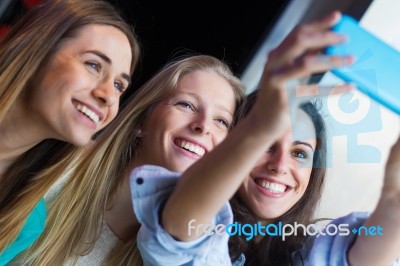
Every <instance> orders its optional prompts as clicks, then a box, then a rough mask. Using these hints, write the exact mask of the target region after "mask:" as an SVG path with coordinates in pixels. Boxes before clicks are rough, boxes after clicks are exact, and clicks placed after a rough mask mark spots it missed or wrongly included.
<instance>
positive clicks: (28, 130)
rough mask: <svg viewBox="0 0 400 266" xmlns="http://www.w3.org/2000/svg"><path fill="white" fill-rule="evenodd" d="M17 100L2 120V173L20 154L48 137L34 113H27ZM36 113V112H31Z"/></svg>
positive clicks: (0, 164) (0, 126) (0, 168)
mask: <svg viewBox="0 0 400 266" xmlns="http://www.w3.org/2000/svg"><path fill="white" fill-rule="evenodd" d="M18 106H21V105H20V104H18V103H17V102H16V103H15V104H14V105H13V106H12V107H11V108H10V110H9V112H8V113H7V115H6V116H5V117H4V118H3V120H2V121H1V122H0V175H2V174H3V173H4V171H5V170H6V169H7V167H8V166H10V165H11V164H12V163H13V162H14V161H15V160H16V159H17V158H18V157H19V156H20V155H22V154H23V153H24V152H26V151H28V150H29V149H31V148H32V147H33V146H35V145H36V144H38V143H39V142H41V141H42V140H44V139H45V138H46V136H45V134H44V131H43V130H41V128H43V127H40V125H39V123H38V122H37V119H35V117H34V115H27V113H29V112H26V111H24V110H23V109H22V108H18ZM30 113H34V112H30Z"/></svg>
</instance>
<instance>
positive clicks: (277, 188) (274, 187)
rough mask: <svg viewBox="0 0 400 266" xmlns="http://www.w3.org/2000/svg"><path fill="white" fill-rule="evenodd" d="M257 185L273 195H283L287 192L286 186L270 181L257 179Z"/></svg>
mask: <svg viewBox="0 0 400 266" xmlns="http://www.w3.org/2000/svg"><path fill="white" fill-rule="evenodd" d="M256 183H257V184H258V185H260V186H262V187H263V188H266V189H268V190H269V191H271V192H272V193H282V192H285V190H286V186H285V185H282V184H278V183H273V182H270V181H267V180H265V179H256Z"/></svg>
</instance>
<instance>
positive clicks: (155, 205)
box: [130, 165, 400, 266]
mask: <svg viewBox="0 0 400 266" xmlns="http://www.w3.org/2000/svg"><path fill="white" fill-rule="evenodd" d="M180 175H181V174H180V173H174V172H170V171H168V170H166V169H165V168H162V167H159V166H152V165H145V166H141V167H138V168H136V169H134V170H133V171H132V173H131V175H130V186H131V193H132V194H131V195H132V201H133V206H134V211H135V214H136V217H137V219H138V221H139V222H140V223H141V224H142V226H141V228H140V230H139V233H138V237H137V244H138V248H139V250H140V253H141V255H142V258H143V261H144V265H145V266H156V265H157V266H163V265H165V266H167V265H173V266H176V265H196V266H197V265H201V266H207V265H210V266H215V265H233V266H243V265H244V263H245V257H244V255H243V254H242V255H241V256H240V257H239V259H238V260H237V261H235V262H233V263H231V260H230V257H229V249H228V239H229V235H228V234H213V235H211V236H209V235H203V236H202V237H200V238H199V239H196V240H194V241H189V242H181V241H177V240H176V239H174V238H173V237H172V236H171V235H169V234H168V233H167V232H166V231H165V230H164V229H163V228H162V226H161V225H160V221H159V216H160V211H161V208H162V206H163V204H165V202H166V200H167V198H168V197H169V195H170V194H171V191H172V189H173V188H174V186H175V185H176V182H177V181H178V179H179V177H180ZM368 216H369V214H368V213H365V212H355V213H350V214H349V215H347V216H344V217H340V218H338V219H335V220H333V221H332V222H331V223H330V224H335V225H339V224H348V225H349V226H348V229H349V230H350V234H348V235H339V234H335V235H332V236H330V235H329V234H326V231H324V230H323V231H322V233H323V234H324V235H322V234H320V235H317V236H314V237H310V239H309V251H307V249H306V247H305V248H304V250H300V251H299V252H300V253H301V254H302V255H303V257H305V260H304V261H303V262H302V261H301V260H300V259H296V258H297V257H296V258H295V257H294V260H295V261H294V264H295V265H296V266H299V265H303V263H304V265H305V266H309V265H310V266H348V262H347V257H346V254H347V250H348V249H349V248H350V247H351V245H352V243H353V242H354V240H355V238H356V235H355V234H354V233H352V232H351V231H352V229H353V228H359V227H360V226H361V225H362V224H363V223H364V221H365V220H366V218H367V217H368ZM232 222H233V214H232V209H231V207H230V205H229V203H228V202H227V203H226V204H225V206H224V207H223V208H222V209H221V210H220V211H219V212H218V214H217V215H216V217H215V218H214V219H213V221H211V223H212V224H214V225H216V224H224V225H225V226H226V225H228V224H230V223H232ZM392 265H393V266H394V265H396V266H400V264H399V262H398V261H395V262H394V263H393V264H392Z"/></svg>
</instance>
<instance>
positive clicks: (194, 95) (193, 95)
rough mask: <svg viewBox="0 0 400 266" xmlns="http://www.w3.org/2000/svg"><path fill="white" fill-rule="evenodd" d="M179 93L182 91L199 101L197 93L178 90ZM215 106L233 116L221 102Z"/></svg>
mask: <svg viewBox="0 0 400 266" xmlns="http://www.w3.org/2000/svg"><path fill="white" fill-rule="evenodd" d="M180 93H182V94H187V95H189V96H192V97H193V98H195V99H196V100H197V101H199V102H201V99H200V97H199V96H198V95H197V94H195V93H193V92H180ZM217 107H218V108H220V109H221V110H223V111H225V112H227V113H228V114H229V115H230V116H231V117H232V118H233V114H232V113H231V112H230V111H229V110H228V109H227V108H226V107H225V106H223V105H221V104H217Z"/></svg>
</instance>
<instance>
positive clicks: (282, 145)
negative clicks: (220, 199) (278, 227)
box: [239, 110, 317, 221]
mask: <svg viewBox="0 0 400 266" xmlns="http://www.w3.org/2000/svg"><path fill="white" fill-rule="evenodd" d="M316 145H317V141H316V135H315V128H314V125H313V122H312V121H311V119H310V118H309V116H308V115H307V114H306V113H305V112H304V111H302V110H301V111H299V112H298V115H297V118H296V119H295V120H294V122H293V123H292V129H291V130H290V129H289V130H288V131H287V132H286V134H285V135H284V136H282V137H281V138H280V139H279V140H278V141H277V142H276V143H275V144H274V145H273V146H272V147H271V148H270V149H269V150H268V151H267V152H266V153H265V154H264V155H263V157H262V158H260V159H259V160H258V162H257V164H256V165H255V166H254V168H253V169H252V171H251V173H250V176H249V177H248V178H247V179H246V180H245V181H244V182H243V184H242V186H241V187H240V189H239V196H240V198H241V199H242V200H243V202H244V203H245V204H246V206H247V208H249V209H250V210H251V212H252V213H253V214H254V215H255V216H256V217H257V218H258V219H259V220H263V221H268V220H270V219H273V218H276V217H279V216H281V215H282V214H284V213H286V212H287V211H288V210H289V209H290V208H292V207H293V206H294V205H295V204H296V203H297V202H298V201H299V200H300V198H301V197H302V196H303V195H304V192H305V191H306V189H307V186H308V183H309V180H310V175H311V171H312V164H313V155H314V151H315V148H316Z"/></svg>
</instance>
